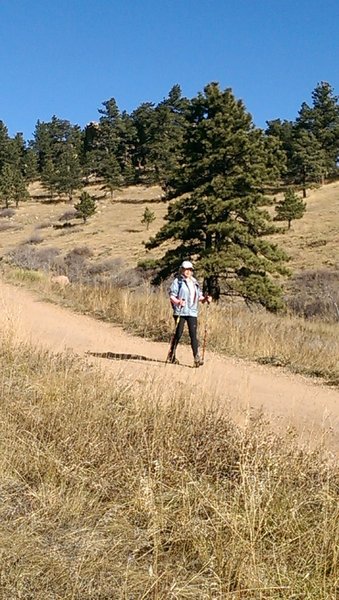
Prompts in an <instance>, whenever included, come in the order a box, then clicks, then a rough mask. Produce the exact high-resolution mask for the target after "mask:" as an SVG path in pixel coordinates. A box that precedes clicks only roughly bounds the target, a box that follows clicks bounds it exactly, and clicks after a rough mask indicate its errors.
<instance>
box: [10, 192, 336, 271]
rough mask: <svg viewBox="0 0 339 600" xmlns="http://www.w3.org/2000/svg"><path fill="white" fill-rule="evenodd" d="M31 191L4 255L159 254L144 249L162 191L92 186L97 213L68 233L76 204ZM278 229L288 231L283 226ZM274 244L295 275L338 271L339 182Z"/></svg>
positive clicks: (311, 201)
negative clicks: (23, 250)
mask: <svg viewBox="0 0 339 600" xmlns="http://www.w3.org/2000/svg"><path fill="white" fill-rule="evenodd" d="M30 191H31V196H32V200H31V201H29V202H27V203H25V204H22V205H21V206H19V208H18V209H15V210H14V214H13V216H11V217H10V218H8V217H6V218H0V256H4V255H5V254H6V253H7V252H8V250H10V249H12V248H15V247H16V246H18V245H19V244H23V243H28V244H31V245H34V246H38V247H39V248H45V247H56V248H58V249H60V250H61V251H62V252H64V253H66V252H68V251H70V250H71V249H73V248H74V247H79V246H87V247H89V248H90V249H91V251H92V252H93V259H109V258H121V259H123V261H125V263H126V265H127V266H135V264H136V263H137V261H138V260H141V259H144V258H146V257H150V256H152V257H156V256H157V255H159V254H157V253H156V252H152V253H149V252H147V251H146V250H145V248H144V246H143V242H144V241H147V240H148V239H149V237H150V236H152V235H154V234H155V233H156V232H157V231H158V230H159V228H160V227H161V225H162V223H163V218H164V216H165V214H166V209H167V205H166V203H165V202H163V201H162V200H161V189H160V188H159V187H158V186H153V187H148V188H146V187H143V186H131V187H129V188H126V189H124V190H121V191H117V192H116V193H115V195H114V199H113V201H112V200H111V199H110V197H109V194H105V192H104V191H103V190H102V188H101V187H100V186H94V185H92V186H88V188H87V191H88V192H89V193H91V194H92V195H93V196H95V197H96V198H97V212H96V214H95V215H94V216H93V217H91V218H90V219H89V220H88V223H86V224H82V222H80V221H78V220H76V221H74V220H73V222H72V225H74V226H72V227H64V228H62V225H63V224H64V221H60V220H59V219H60V217H62V216H63V215H65V213H67V212H68V213H69V212H70V211H71V210H72V208H73V205H72V204H70V203H69V202H55V203H51V202H50V201H48V199H46V197H45V196H44V195H43V194H44V192H43V190H42V189H41V187H39V186H38V185H37V184H34V185H33V186H31V190H30ZM146 206H149V208H150V209H151V210H152V211H153V212H154V213H155V216H156V219H155V220H154V221H153V223H151V225H150V228H149V231H147V230H146V228H145V226H144V225H142V224H141V219H142V214H143V212H144V210H145V207H146ZM0 215H1V212H0ZM55 226H56V227H55ZM279 226H281V227H282V229H283V228H284V224H279ZM273 239H274V240H275V241H276V242H277V243H278V244H279V245H281V246H282V248H284V249H285V250H286V252H287V253H288V254H289V255H290V257H291V262H290V267H291V269H292V271H299V270H305V269H322V268H327V269H328V268H329V269H331V268H335V267H336V266H338V247H339V182H336V183H332V184H328V185H326V186H323V187H322V188H319V189H314V190H311V191H309V193H308V198H307V211H306V214H305V216H304V217H303V218H302V219H301V220H299V221H293V222H292V228H291V230H290V231H289V232H287V231H285V232H281V233H278V234H276V235H275V236H273ZM158 253H159V251H158Z"/></svg>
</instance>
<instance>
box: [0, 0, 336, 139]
mask: <svg viewBox="0 0 339 600" xmlns="http://www.w3.org/2000/svg"><path fill="white" fill-rule="evenodd" d="M0 39H1V44H0V60H1V71H2V73H1V88H0V120H2V121H3V122H4V123H5V124H6V125H7V127H8V130H9V134H10V135H11V136H13V135H14V134H15V133H16V132H18V131H21V132H23V134H24V137H25V139H26V140H27V139H31V138H32V136H33V132H34V128H35V124H36V121H37V120H38V119H40V120H41V121H49V120H50V119H51V117H52V116H53V115H54V114H55V115H56V116H57V117H59V118H62V119H68V120H69V121H71V122H72V123H73V124H76V123H77V124H79V125H80V126H81V127H83V126H84V125H85V124H86V123H87V122H89V121H91V120H97V119H98V117H99V115H98V109H99V108H100V107H101V104H102V102H104V101H105V100H108V99H109V98H111V97H114V98H115V99H116V101H117V103H118V106H119V108H120V110H126V111H127V112H132V110H134V109H135V108H137V106H138V105H140V104H141V103H142V102H147V101H150V102H155V103H158V102H159V101H161V100H162V99H163V98H164V97H166V96H167V94H168V92H169V90H170V89H171V87H172V86H173V85H174V84H176V83H179V84H180V86H181V89H182V92H183V94H184V95H185V96H188V97H189V98H192V97H193V96H195V95H196V94H197V93H198V92H199V91H200V90H202V89H203V87H204V86H205V85H206V84H207V83H209V82H211V81H218V82H219V83H220V86H221V87H222V88H223V89H225V88H228V87H230V88H232V89H233V92H234V94H235V96H236V97H237V98H241V99H242V100H243V101H244V103H245V106H246V107H247V109H248V111H249V112H250V113H251V114H252V116H253V120H254V123H255V124H256V125H257V126H259V127H265V126H266V121H267V120H271V119H275V118H281V119H295V117H296V116H297V113H298V110H299V108H300V106H301V103H302V102H304V101H305V102H308V103H309V104H311V103H312V99H311V94H312V91H313V89H314V88H315V86H316V85H317V83H318V82H320V81H328V82H329V83H330V84H331V85H332V86H333V88H334V92H335V93H336V94H338V95H339V67H338V63H339V51H338V50H339V0H53V1H51V0H2V2H1V4H0Z"/></svg>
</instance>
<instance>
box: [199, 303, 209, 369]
mask: <svg viewBox="0 0 339 600" xmlns="http://www.w3.org/2000/svg"><path fill="white" fill-rule="evenodd" d="M209 305H210V303H209V302H207V306H206V311H205V329H204V341H203V344H202V356H201V358H202V362H203V363H204V362H205V350H206V341H207V321H208V307H209Z"/></svg>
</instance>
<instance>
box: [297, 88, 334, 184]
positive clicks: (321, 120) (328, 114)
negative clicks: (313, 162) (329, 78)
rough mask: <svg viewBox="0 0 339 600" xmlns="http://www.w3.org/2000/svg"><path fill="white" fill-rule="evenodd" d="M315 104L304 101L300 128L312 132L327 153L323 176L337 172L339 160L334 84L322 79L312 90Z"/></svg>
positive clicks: (299, 123) (298, 119) (300, 114)
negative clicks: (310, 104) (309, 104)
mask: <svg viewBox="0 0 339 600" xmlns="http://www.w3.org/2000/svg"><path fill="white" fill-rule="evenodd" d="M312 100H313V105H312V106H311V107H310V106H308V104H306V102H304V103H303V104H302V106H301V109H300V111H299V116H298V118H297V124H298V127H299V128H303V129H305V130H307V131H308V132H309V133H312V134H313V135H314V136H315V138H316V139H317V141H318V143H319V145H320V148H321V149H322V150H323V153H324V155H325V168H324V173H323V176H324V177H326V176H327V175H333V174H335V175H336V174H337V165H338V161H339V104H338V100H339V98H338V96H336V95H335V94H334V91H333V88H332V86H331V85H330V84H329V83H327V82H325V81H322V82H321V83H319V84H318V85H317V86H316V88H315V89H314V91H313V92H312Z"/></svg>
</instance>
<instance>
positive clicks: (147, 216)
mask: <svg viewBox="0 0 339 600" xmlns="http://www.w3.org/2000/svg"><path fill="white" fill-rule="evenodd" d="M155 219H156V216H155V214H154V212H153V211H152V210H151V209H150V208H148V206H146V208H145V210H144V212H143V215H142V219H141V223H142V224H145V225H146V229H147V231H148V230H149V226H150V224H151V223H153V221H154V220H155Z"/></svg>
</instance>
